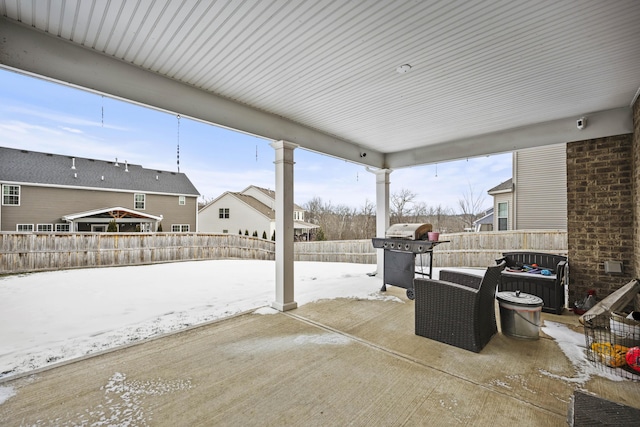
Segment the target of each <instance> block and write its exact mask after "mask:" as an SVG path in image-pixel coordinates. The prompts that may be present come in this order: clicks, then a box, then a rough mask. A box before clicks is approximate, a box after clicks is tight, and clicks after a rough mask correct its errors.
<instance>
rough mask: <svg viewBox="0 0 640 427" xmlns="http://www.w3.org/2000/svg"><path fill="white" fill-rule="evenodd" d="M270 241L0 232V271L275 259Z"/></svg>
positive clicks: (224, 236)
mask: <svg viewBox="0 0 640 427" xmlns="http://www.w3.org/2000/svg"><path fill="white" fill-rule="evenodd" d="M274 246H275V245H274V243H273V242H272V241H270V240H262V239H257V238H255V237H248V236H240V235H235V234H202V233H197V234H196V233H184V234H183V233H166V234H165V233H155V234H146V233H145V234H142V233H131V234H125V233H117V234H116V233H86V234H79V233H0V273H23V272H30V271H44V270H59V269H67V268H87V267H106V266H122V265H137V264H154V263H162V262H175V261H192V260H206V259H228V258H240V259H261V260H269V259H270V260H272V259H275V255H274V253H275V252H274Z"/></svg>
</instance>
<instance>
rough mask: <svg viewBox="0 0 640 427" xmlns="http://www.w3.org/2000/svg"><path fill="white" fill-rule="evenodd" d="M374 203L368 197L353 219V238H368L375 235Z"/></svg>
mask: <svg viewBox="0 0 640 427" xmlns="http://www.w3.org/2000/svg"><path fill="white" fill-rule="evenodd" d="M375 211H376V205H375V204H374V203H373V202H371V201H369V200H368V199H367V200H366V201H365V202H364V205H363V206H361V207H360V211H359V212H358V213H357V214H356V215H355V217H354V219H353V228H354V238H355V239H370V238H372V237H375V236H376V214H375Z"/></svg>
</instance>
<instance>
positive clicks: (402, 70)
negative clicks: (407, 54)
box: [396, 64, 411, 74]
mask: <svg viewBox="0 0 640 427" xmlns="http://www.w3.org/2000/svg"><path fill="white" fill-rule="evenodd" d="M409 71H411V65H409V64H403V65H398V67H397V68H396V72H397V73H398V74H405V73H408V72H409Z"/></svg>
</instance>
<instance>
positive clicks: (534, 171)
mask: <svg viewBox="0 0 640 427" xmlns="http://www.w3.org/2000/svg"><path fill="white" fill-rule="evenodd" d="M566 159H567V154H566V144H554V145H548V146H544V147H536V148H531V149H526V150H519V151H517V152H514V153H513V179H509V180H507V181H505V182H503V183H501V184H499V185H497V186H496V187H494V188H492V189H490V190H489V191H488V193H489V195H491V196H493V206H494V217H493V229H494V230H566V229H567V161H566Z"/></svg>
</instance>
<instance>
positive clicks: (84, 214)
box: [62, 206, 163, 221]
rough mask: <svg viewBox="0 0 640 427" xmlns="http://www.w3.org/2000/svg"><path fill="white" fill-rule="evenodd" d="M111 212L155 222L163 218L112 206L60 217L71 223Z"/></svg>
mask: <svg viewBox="0 0 640 427" xmlns="http://www.w3.org/2000/svg"><path fill="white" fill-rule="evenodd" d="M111 211H124V212H128V213H130V214H134V215H140V216H143V217H145V218H149V219H153V220H156V221H161V220H162V218H163V217H162V215H160V216H158V215H151V214H148V213H144V212H140V211H136V210H133V209H128V208H123V207H122V206H114V207H111V208H102V209H94V210H90V211H86V212H78V213H74V214H70V215H65V216H63V217H62V219H64V220H65V221H73V220H76V219H78V218H84V217H87V216H92V215H97V214H102V213H106V212H111Z"/></svg>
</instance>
